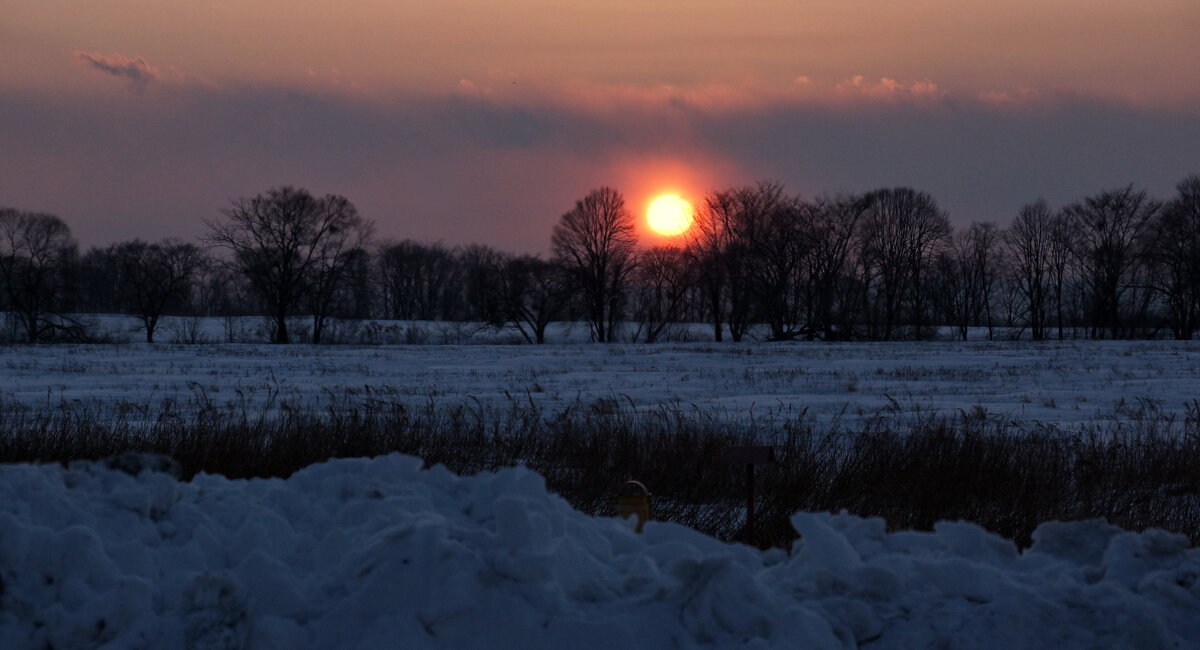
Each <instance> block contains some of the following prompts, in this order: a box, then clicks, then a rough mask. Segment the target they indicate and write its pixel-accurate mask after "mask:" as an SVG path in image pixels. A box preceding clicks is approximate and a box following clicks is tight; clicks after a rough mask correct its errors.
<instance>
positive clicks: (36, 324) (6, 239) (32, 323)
mask: <svg viewBox="0 0 1200 650" xmlns="http://www.w3.org/2000/svg"><path fill="white" fill-rule="evenodd" d="M77 256H78V247H77V246H76V244H75V240H74V239H72V238H71V230H70V228H68V227H67V224H65V223H63V221H62V220H61V219H59V218H58V217H56V216H54V215H50V214H41V213H36V212H23V211H19V210H14V209H0V282H3V283H4V284H3V288H4V298H5V301H6V302H7V306H6V307H7V310H8V311H9V312H11V313H14V314H15V315H16V317H17V319H18V320H19V321H20V327H21V329H22V330H23V332H24V335H25V339H26V340H27V341H29V342H30V343H38V342H40V341H43V340H45V339H47V338H48V337H50V336H51V335H52V334H54V333H55V332H59V331H61V330H63V329H64V325H63V321H62V319H61V318H56V317H55V313H56V312H57V311H58V310H59V309H60V308H61V307H62V306H63V303H64V301H65V299H66V298H67V296H68V293H69V290H70V284H71V283H70V280H71V269H72V267H73V266H74V265H75V263H76V258H77Z"/></svg>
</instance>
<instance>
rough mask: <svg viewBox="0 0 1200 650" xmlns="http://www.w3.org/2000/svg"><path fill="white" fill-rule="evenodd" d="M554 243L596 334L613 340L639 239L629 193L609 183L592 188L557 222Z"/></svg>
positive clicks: (597, 337) (598, 339)
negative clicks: (628, 204) (627, 200)
mask: <svg viewBox="0 0 1200 650" xmlns="http://www.w3.org/2000/svg"><path fill="white" fill-rule="evenodd" d="M551 243H552V246H553V249H554V256H555V260H556V261H557V262H558V263H559V264H560V265H561V266H562V268H563V270H564V271H565V272H566V273H567V277H568V278H570V281H571V284H572V286H574V287H575V288H576V289H577V290H578V291H579V294H580V297H581V298H582V300H583V303H584V310H585V313H586V314H587V319H588V323H589V324H590V326H591V329H592V335H593V336H594V337H595V339H596V340H597V341H599V342H601V343H609V342H612V341H613V340H614V337H615V332H614V330H615V329H616V326H617V322H618V320H619V319H620V317H621V310H622V307H623V301H624V299H625V288H626V285H627V284H628V282H629V278H630V275H631V273H632V272H633V270H634V265H635V258H634V246H635V245H636V244H637V235H636V234H635V231H634V222H633V215H632V214H631V213H630V212H629V210H628V209H627V208H626V207H625V198H624V197H623V196H621V193H620V192H618V191H616V190H614V189H612V188H609V187H602V188H600V189H597V190H593V191H592V192H590V193H589V194H588V195H587V196H586V197H584V198H583V199H582V200H580V201H578V202H576V203H575V207H574V209H572V210H571V211H570V212H567V213H566V214H564V215H563V216H562V218H561V219H560V220H559V222H558V224H556V225H555V226H554V234H553V237H552V238H551Z"/></svg>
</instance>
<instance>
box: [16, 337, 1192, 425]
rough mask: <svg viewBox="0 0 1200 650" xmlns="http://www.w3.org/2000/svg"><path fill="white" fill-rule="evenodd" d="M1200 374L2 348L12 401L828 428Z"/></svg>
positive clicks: (1115, 402) (595, 351) (853, 356)
mask: <svg viewBox="0 0 1200 650" xmlns="http://www.w3.org/2000/svg"><path fill="white" fill-rule="evenodd" d="M1198 376H1200V342H1176V341H1151V342H1105V341H1080V342H1070V341H1068V342H1045V343H1030V342H995V343H988V342H978V343H956V342H949V341H938V342H930V343H837V344H829V343H764V342H756V343H745V344H731V343H723V344H715V343H659V344H653V345H645V344H612V345H597V344H589V343H578V342H576V343H566V344H557V345H543V346H534V345H392V346H350V345H338V346H311V345H290V346H270V345H265V344H208V345H171V344H163V345H153V346H151V345H147V344H144V343H140V344H139V343H125V344H116V345H112V344H109V345H48V346H39V347H29V346H9V347H0V399H4V400H9V401H16V402H19V403H21V404H24V405H27V406H29V407H30V408H33V409H38V410H45V409H55V408H58V407H60V406H61V405H63V404H66V405H68V406H71V405H76V406H87V407H91V408H93V410H94V411H95V412H96V414H97V416H98V417H103V416H105V414H111V413H115V412H118V411H123V412H125V413H127V414H129V413H139V412H140V413H147V414H150V415H151V416H152V415H153V414H155V413H158V412H160V410H161V409H162V408H163V405H164V404H172V403H173V404H175V405H176V406H177V407H178V406H179V405H186V404H187V403H188V402H189V401H204V400H207V401H210V402H211V403H213V404H215V405H217V406H222V407H227V408H234V409H240V408H243V407H246V408H249V409H257V408H260V407H268V408H279V407H280V406H281V405H289V406H292V407H298V408H310V407H316V406H324V405H327V404H329V403H334V402H345V401H350V402H354V401H358V400H364V399H381V400H386V401H396V402H404V403H410V404H421V405H424V404H426V403H428V402H432V403H434V404H436V405H456V404H460V403H466V404H468V405H476V404H482V405H506V404H510V403H511V402H512V401H514V400H516V401H519V402H521V403H528V402H530V401H532V402H535V403H538V404H540V405H543V406H545V407H546V408H548V409H554V408H558V407H562V406H565V405H568V404H576V403H580V402H582V403H585V404H590V403H593V402H595V401H596V400H601V399H612V400H615V401H616V403H617V404H620V405H626V404H631V405H635V406H636V407H637V408H654V407H656V406H658V405H662V404H673V405H678V406H680V407H682V408H685V409H691V408H693V407H697V408H701V409H715V410H718V411H722V412H724V413H726V414H728V415H731V416H734V417H743V416H745V417H764V416H772V415H796V414H799V413H801V412H804V411H805V410H807V416H808V417H810V418H812V419H813V421H814V422H815V423H817V424H821V425H824V424H828V423H830V422H832V421H834V420H835V419H837V418H839V417H840V418H841V422H842V424H845V425H853V424H854V423H855V422H856V421H857V419H858V418H861V417H869V416H871V415H875V414H877V413H879V412H881V411H883V412H889V411H890V412H893V413H911V412H916V411H920V412H922V413H924V414H941V415H948V416H954V415H957V414H960V413H966V414H970V415H972V416H981V415H986V416H988V417H992V418H1002V419H1007V420H1016V421H1020V422H1024V423H1033V422H1035V421H1040V422H1045V423H1053V424H1064V425H1071V424H1074V423H1080V422H1090V421H1096V420H1104V419H1107V418H1130V417H1134V416H1136V415H1137V414H1138V413H1139V411H1141V412H1145V411H1150V412H1152V413H1155V412H1156V413H1159V414H1163V415H1174V416H1175V417H1177V418H1182V417H1183V416H1184V415H1185V414H1186V412H1187V406H1188V405H1189V404H1190V405H1192V407H1193V409H1195V407H1196V406H1197V404H1196V402H1195V400H1196V399H1197V398H1198V397H1200V391H1198V390H1197V388H1198V386H1200V384H1198V383H1197V377H1198Z"/></svg>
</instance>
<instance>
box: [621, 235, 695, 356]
mask: <svg viewBox="0 0 1200 650" xmlns="http://www.w3.org/2000/svg"><path fill="white" fill-rule="evenodd" d="M695 272H696V269H695V267H693V266H692V265H691V264H690V263H689V262H688V259H687V255H686V254H685V253H684V251H683V249H681V248H676V247H673V246H655V247H654V248H650V249H647V250H645V251H642V253H641V255H640V260H639V261H638V268H637V274H636V278H635V280H634V316H635V317H636V318H637V321H638V327H639V329H640V330H642V331H641V334H642V335H643V336H644V340H645V341H646V343H654V342H655V341H657V340H658V337H659V336H661V335H662V333H663V331H664V330H666V328H667V326H668V325H670V324H672V323H677V322H679V318H680V315H681V313H682V310H683V307H684V305H685V303H686V301H687V297H688V292H689V291H691V289H692V286H693V284H694V280H693V278H694V275H695Z"/></svg>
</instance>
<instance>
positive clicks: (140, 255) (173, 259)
mask: <svg viewBox="0 0 1200 650" xmlns="http://www.w3.org/2000/svg"><path fill="white" fill-rule="evenodd" d="M109 249H110V250H111V252H112V253H111V254H112V256H113V257H114V259H115V260H116V263H117V265H118V266H119V268H120V285H119V286H120V293H121V295H122V296H123V298H124V302H125V303H126V304H127V306H128V309H129V310H130V311H131V312H132V313H134V314H136V315H137V316H138V318H140V319H141V321H142V327H143V328H144V329H145V331H146V342H147V343H153V342H154V332H155V329H156V328H157V327H158V321H159V319H160V318H161V317H162V315H163V314H164V313H165V312H166V310H167V308H168V307H169V306H170V304H171V302H172V301H177V302H178V301H181V300H183V299H185V298H186V297H187V294H188V292H189V291H190V289H191V288H192V281H193V279H194V278H195V277H196V275H197V274H198V273H199V271H200V268H201V266H202V264H203V263H204V254H203V253H202V252H201V250H200V249H199V248H198V247H197V246H196V245H195V244H187V243H183V242H179V241H172V240H167V241H164V242H161V243H157V244H147V243H146V242H143V241H138V240H134V241H130V242H125V243H122V244H114V245H113V246H111V247H109Z"/></svg>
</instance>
